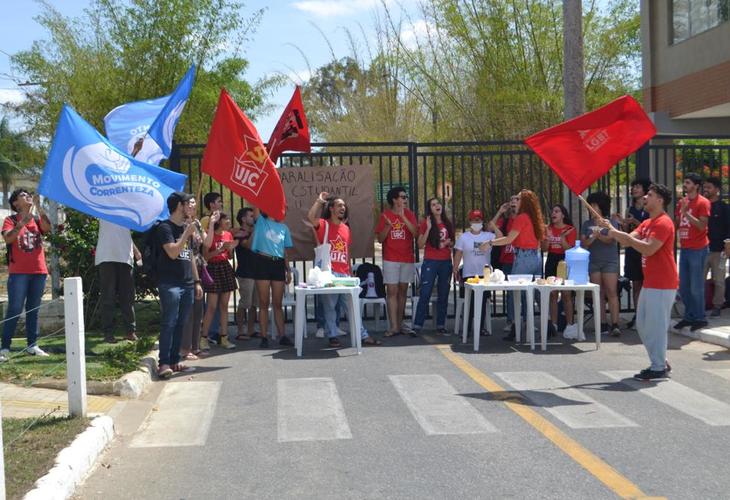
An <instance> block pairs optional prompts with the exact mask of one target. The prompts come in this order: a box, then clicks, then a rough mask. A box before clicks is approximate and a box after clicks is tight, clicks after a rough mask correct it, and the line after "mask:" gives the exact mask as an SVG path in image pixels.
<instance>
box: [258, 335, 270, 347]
mask: <svg viewBox="0 0 730 500" xmlns="http://www.w3.org/2000/svg"><path fill="white" fill-rule="evenodd" d="M268 348H269V337H261V342H260V343H259V349H268Z"/></svg>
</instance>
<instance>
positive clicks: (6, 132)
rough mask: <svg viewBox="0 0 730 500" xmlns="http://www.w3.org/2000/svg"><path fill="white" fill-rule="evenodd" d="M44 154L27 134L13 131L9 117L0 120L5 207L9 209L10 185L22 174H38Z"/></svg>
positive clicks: (0, 173)
mask: <svg viewBox="0 0 730 500" xmlns="http://www.w3.org/2000/svg"><path fill="white" fill-rule="evenodd" d="M41 153H42V152H41V151H40V150H39V148H37V147H34V146H33V145H32V144H31V142H30V141H29V139H28V137H27V134H25V133H22V132H17V131H14V130H11V128H10V124H9V122H8V119H7V117H3V118H1V119H0V186H2V193H3V207H4V208H9V205H8V196H9V192H10V184H11V183H12V182H13V179H14V178H15V177H16V176H17V175H19V174H21V173H26V174H29V175H34V174H37V173H38V171H39V169H40V164H41V161H42V154H41Z"/></svg>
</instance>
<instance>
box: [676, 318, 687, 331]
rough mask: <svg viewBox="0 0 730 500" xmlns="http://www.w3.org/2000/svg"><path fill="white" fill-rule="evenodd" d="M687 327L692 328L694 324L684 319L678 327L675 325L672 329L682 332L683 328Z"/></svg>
mask: <svg viewBox="0 0 730 500" xmlns="http://www.w3.org/2000/svg"><path fill="white" fill-rule="evenodd" d="M686 326H692V322H691V321H687V320H686V319H683V320H681V321H679V322H678V323H677V324H676V325H674V326H673V327H672V328H674V329H675V330H681V329H682V328H684V327H686Z"/></svg>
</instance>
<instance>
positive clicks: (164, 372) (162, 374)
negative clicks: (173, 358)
mask: <svg viewBox="0 0 730 500" xmlns="http://www.w3.org/2000/svg"><path fill="white" fill-rule="evenodd" d="M172 372H173V369H172V368H170V365H161V366H160V367H159V368H158V370H157V376H158V377H159V378H160V379H162V380H167V379H168V378H170V377H171V376H172Z"/></svg>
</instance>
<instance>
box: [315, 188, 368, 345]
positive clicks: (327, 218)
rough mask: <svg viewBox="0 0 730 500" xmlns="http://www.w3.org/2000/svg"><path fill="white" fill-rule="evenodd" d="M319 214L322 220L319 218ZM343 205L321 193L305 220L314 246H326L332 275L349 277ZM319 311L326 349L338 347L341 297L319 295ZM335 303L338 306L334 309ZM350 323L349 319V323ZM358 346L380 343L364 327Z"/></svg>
mask: <svg viewBox="0 0 730 500" xmlns="http://www.w3.org/2000/svg"><path fill="white" fill-rule="evenodd" d="M320 212H321V214H322V217H321V218H320V216H319V215H320ZM346 218H347V204H346V203H345V200H343V199H342V198H338V197H335V196H330V195H329V193H326V192H322V193H319V196H318V197H317V199H316V200H315V201H314V204H313V205H312V207H311V208H310V209H309V212H308V213H307V219H309V222H310V224H312V227H313V228H314V230H315V231H316V233H317V243H319V244H320V245H322V244H324V243H329V245H330V262H331V265H332V274H334V275H335V276H350V275H351V274H352V272H351V269H350V243H351V238H350V226H348V225H347V224H346V223H345V219H346ZM321 301H322V310H323V312H324V318H325V323H326V325H327V336H328V337H329V345H330V347H341V344H340V340H339V339H338V338H337V337H338V335H339V332H338V328H337V310H338V309H339V310H346V307H345V296H344V295H343V294H340V293H338V294H327V295H322V296H321ZM338 304H339V306H338ZM351 321H352V320H351ZM360 336H361V339H362V344H363V345H365V346H375V345H380V341H379V340H376V339H374V338H373V337H371V336H370V335H368V332H367V330H366V329H365V326H364V325H363V326H362V328H361V330H360Z"/></svg>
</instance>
